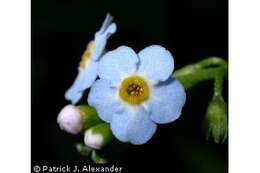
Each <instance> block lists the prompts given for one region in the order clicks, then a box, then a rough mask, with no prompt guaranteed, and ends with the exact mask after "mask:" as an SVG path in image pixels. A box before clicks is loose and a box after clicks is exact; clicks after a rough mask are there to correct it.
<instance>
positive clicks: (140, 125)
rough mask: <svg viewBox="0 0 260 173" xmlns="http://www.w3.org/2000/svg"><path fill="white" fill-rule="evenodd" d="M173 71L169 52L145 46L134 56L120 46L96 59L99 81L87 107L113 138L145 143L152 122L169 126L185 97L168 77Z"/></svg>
mask: <svg viewBox="0 0 260 173" xmlns="http://www.w3.org/2000/svg"><path fill="white" fill-rule="evenodd" d="M173 69H174V60H173V57H172V55H171V53H170V52H169V51H167V50H166V49H165V48H163V47H161V46H158V45H153V46H149V47H147V48H145V49H143V50H142V51H140V52H139V53H138V54H136V53H135V52H134V51H133V50H132V49H131V48H130V47H127V46H121V47H119V48H117V49H115V50H113V51H110V52H107V53H106V54H105V55H104V56H103V58H102V59H101V60H100V63H99V67H98V75H99V77H100V79H98V80H97V81H96V82H95V83H94V84H93V85H92V87H91V90H90V93H89V97H88V104H89V105H91V106H94V107H95V108H96V110H97V112H98V115H99V116H100V118H101V119H102V120H104V121H106V122H108V123H110V126H111V130H112V132H113V134H114V136H115V137H116V138H117V139H119V140H120V141H122V142H130V143H132V144H143V143H146V142H147V141H148V140H149V139H150V138H151V137H152V136H153V134H154V133H155V131H156V127H157V125H156V123H158V124H165V123H169V122H172V121H174V120H176V119H177V118H179V116H180V115H181V111H182V107H183V106H184V103H185V100H186V94H185V91H184V88H183V86H182V84H181V83H180V82H179V81H177V80H175V79H173V78H172V77H171V74H172V72H173Z"/></svg>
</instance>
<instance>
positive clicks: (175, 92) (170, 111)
mask: <svg viewBox="0 0 260 173" xmlns="http://www.w3.org/2000/svg"><path fill="white" fill-rule="evenodd" d="M185 101H186V94H185V90H184V88H183V86H182V84H181V83H180V82H179V81H178V80H173V79H169V80H167V81H165V82H163V83H161V84H160V85H157V86H155V87H154V89H153V91H152V93H151V99H150V101H149V103H148V104H149V107H150V109H151V119H152V120H153V121H154V122H156V123H161V124H165V123H169V122H172V121H174V120H176V119H178V118H179V117H180V115H181V111H182V108H183V106H184V104H185Z"/></svg>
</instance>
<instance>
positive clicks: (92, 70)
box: [65, 14, 116, 104]
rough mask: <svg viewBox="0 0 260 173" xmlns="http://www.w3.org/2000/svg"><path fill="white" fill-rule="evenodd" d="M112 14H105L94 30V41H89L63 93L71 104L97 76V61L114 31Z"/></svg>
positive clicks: (114, 25) (78, 98)
mask: <svg viewBox="0 0 260 173" xmlns="http://www.w3.org/2000/svg"><path fill="white" fill-rule="evenodd" d="M112 19H113V18H112V16H110V15H109V14H107V16H106V19H105V21H104V22H103V24H102V26H101V28H100V30H99V31H98V32H96V34H95V39H94V41H91V42H89V44H88V45H87V48H86V50H85V52H84V54H83V55H82V58H81V61H80V63H79V68H78V70H79V72H78V75H77V77H76V79H75V81H74V83H73V85H72V86H71V87H70V88H69V89H68V90H67V92H66V93H65V98H66V99H67V100H70V101H71V102H72V103H73V104H75V103H77V102H78V101H79V100H80V98H81V97H82V95H83V93H84V90H85V89H87V88H89V87H90V86H91V85H92V84H93V83H94V81H95V80H96V78H97V69H98V62H99V60H100V57H101V55H102V54H103V52H104V49H105V46H106V43H107V40H108V38H109V37H110V36H111V35H112V34H113V33H115V32H116V24H115V23H111V22H112Z"/></svg>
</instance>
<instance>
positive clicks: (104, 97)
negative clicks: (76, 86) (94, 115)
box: [88, 79, 120, 122]
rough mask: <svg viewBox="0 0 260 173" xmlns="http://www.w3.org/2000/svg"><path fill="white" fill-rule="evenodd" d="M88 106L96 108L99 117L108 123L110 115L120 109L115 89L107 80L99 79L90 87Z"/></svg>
mask: <svg viewBox="0 0 260 173" xmlns="http://www.w3.org/2000/svg"><path fill="white" fill-rule="evenodd" d="M88 104H89V105H90V106H93V107H95V108H96V110H97V112H98V115H99V117H100V118H101V119H102V120H104V121H106V122H110V121H111V117H112V115H113V114H114V113H115V112H117V111H118V110H119V109H120V102H119V99H118V97H117V91H116V89H115V88H112V87H110V83H109V81H107V80H104V79H99V80H97V81H96V82H95V83H94V84H93V85H92V87H91V89H90V92H89V95H88Z"/></svg>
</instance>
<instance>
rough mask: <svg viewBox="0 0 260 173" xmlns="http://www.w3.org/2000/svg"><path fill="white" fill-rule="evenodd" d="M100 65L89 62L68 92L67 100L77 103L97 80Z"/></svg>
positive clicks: (66, 94)
mask: <svg viewBox="0 0 260 173" xmlns="http://www.w3.org/2000/svg"><path fill="white" fill-rule="evenodd" d="M97 71H98V63H97V62H96V61H92V60H89V62H87V64H86V66H85V68H84V69H83V70H80V71H79V73H78V75H77V77H76V79H75V81H74V83H73V84H72V86H71V87H70V88H69V89H68V90H67V91H66V93H65V98H66V99H67V100H70V101H71V102H72V103H73V104H75V103H77V102H78V101H79V100H80V99H81V97H82V95H83V92H84V90H85V89H87V88H89V87H90V86H91V85H92V84H93V83H94V81H95V80H96V78H97Z"/></svg>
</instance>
